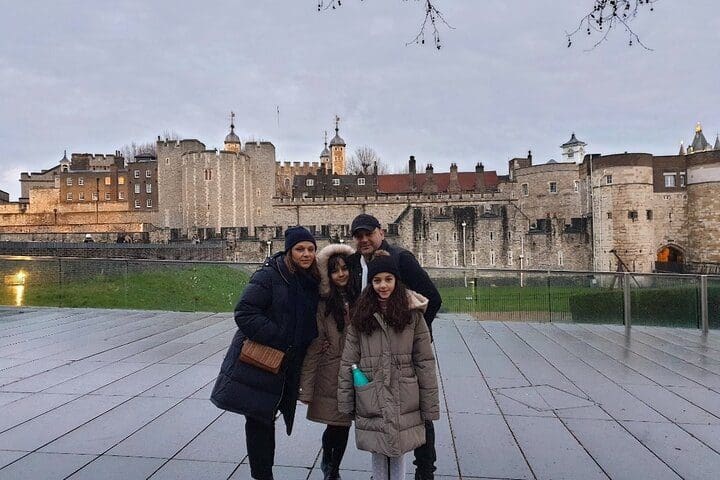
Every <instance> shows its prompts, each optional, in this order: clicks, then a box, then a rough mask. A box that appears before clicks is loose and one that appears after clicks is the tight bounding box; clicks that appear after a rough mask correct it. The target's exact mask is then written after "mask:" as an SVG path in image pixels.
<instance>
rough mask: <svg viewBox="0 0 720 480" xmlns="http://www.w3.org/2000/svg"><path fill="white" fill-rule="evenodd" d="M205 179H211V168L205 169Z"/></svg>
mask: <svg viewBox="0 0 720 480" xmlns="http://www.w3.org/2000/svg"><path fill="white" fill-rule="evenodd" d="M205 180H212V169H210V168H206V169H205Z"/></svg>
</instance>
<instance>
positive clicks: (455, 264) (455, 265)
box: [453, 251, 458, 267]
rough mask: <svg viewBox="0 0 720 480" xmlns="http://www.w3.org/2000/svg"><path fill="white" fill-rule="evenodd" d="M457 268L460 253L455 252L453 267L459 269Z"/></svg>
mask: <svg viewBox="0 0 720 480" xmlns="http://www.w3.org/2000/svg"><path fill="white" fill-rule="evenodd" d="M457 266H458V252H457V251H454V252H453V267H457Z"/></svg>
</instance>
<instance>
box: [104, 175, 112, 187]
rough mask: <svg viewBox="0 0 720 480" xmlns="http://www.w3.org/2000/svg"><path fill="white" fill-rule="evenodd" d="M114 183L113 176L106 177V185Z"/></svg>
mask: <svg viewBox="0 0 720 480" xmlns="http://www.w3.org/2000/svg"><path fill="white" fill-rule="evenodd" d="M111 184H112V178H110V177H105V185H111Z"/></svg>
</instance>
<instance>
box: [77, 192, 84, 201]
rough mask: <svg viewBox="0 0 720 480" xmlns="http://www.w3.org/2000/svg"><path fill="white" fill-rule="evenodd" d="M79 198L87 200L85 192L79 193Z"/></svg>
mask: <svg viewBox="0 0 720 480" xmlns="http://www.w3.org/2000/svg"><path fill="white" fill-rule="evenodd" d="M78 200H80V201H81V202H83V201H85V192H80V193H78Z"/></svg>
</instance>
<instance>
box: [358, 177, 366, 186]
mask: <svg viewBox="0 0 720 480" xmlns="http://www.w3.org/2000/svg"><path fill="white" fill-rule="evenodd" d="M357 184H358V185H361V186H362V185H365V179H364V178H358V179H357Z"/></svg>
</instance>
